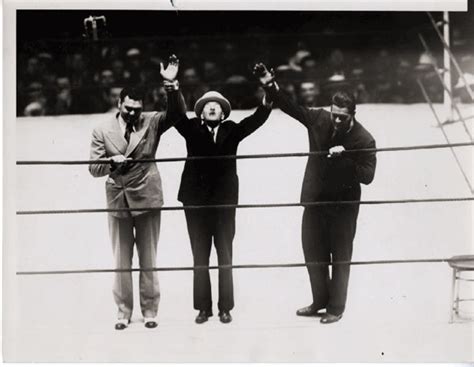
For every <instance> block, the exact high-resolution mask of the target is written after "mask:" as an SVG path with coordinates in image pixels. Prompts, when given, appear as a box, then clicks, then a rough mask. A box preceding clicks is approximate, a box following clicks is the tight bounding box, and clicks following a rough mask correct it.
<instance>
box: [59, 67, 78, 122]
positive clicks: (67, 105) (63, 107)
mask: <svg viewBox="0 0 474 367" xmlns="http://www.w3.org/2000/svg"><path fill="white" fill-rule="evenodd" d="M56 87H57V94H56V105H55V108H54V114H55V115H66V114H74V113H79V112H78V111H77V110H78V108H77V106H76V105H75V100H74V98H73V96H72V94H73V93H72V88H71V82H70V80H69V78H68V77H66V76H62V77H59V78H57V79H56Z"/></svg>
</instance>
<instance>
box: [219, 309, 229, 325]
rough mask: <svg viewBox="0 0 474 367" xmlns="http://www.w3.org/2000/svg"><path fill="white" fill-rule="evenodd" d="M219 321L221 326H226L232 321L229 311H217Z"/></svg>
mask: <svg viewBox="0 0 474 367" xmlns="http://www.w3.org/2000/svg"><path fill="white" fill-rule="evenodd" d="M219 319H220V320H221V322H222V323H223V324H228V323H229V322H231V321H232V316H230V312H229V311H219Z"/></svg>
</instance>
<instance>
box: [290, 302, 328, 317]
mask: <svg viewBox="0 0 474 367" xmlns="http://www.w3.org/2000/svg"><path fill="white" fill-rule="evenodd" d="M322 308H324V307H320V308H318V307H316V306H314V305H312V304H311V305H309V306H306V307H303V308H300V309H299V310H297V311H296V315H297V316H306V317H309V316H316V317H321V316H323V315H324V312H320V311H319V310H321V309H322Z"/></svg>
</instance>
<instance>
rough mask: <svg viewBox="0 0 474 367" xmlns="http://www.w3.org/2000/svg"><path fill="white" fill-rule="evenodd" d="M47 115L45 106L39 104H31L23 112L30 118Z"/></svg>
mask: <svg viewBox="0 0 474 367" xmlns="http://www.w3.org/2000/svg"><path fill="white" fill-rule="evenodd" d="M45 114H46V111H45V109H44V107H43V105H42V104H41V103H39V102H31V103H30V104H28V105H27V106H26V107H25V110H24V111H23V115H24V116H28V117H33V116H34V117H36V116H44V115H45Z"/></svg>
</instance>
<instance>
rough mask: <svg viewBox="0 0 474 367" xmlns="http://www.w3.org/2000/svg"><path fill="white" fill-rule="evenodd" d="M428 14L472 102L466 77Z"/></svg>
mask: <svg viewBox="0 0 474 367" xmlns="http://www.w3.org/2000/svg"><path fill="white" fill-rule="evenodd" d="M427 14H428V17H429V18H430V22H431V24H432V26H433V28H434V30H435V31H436V34H437V35H438V37H439V39H440V40H441V43H442V44H443V47H444V49H445V50H446V52H447V53H448V55H449V58H450V59H451V62H452V63H453V65H454V67H455V68H456V71H457V72H458V74H459V77H460V78H461V79H462V81H463V82H464V85H465V87H466V90H467V91H468V93H469V96H470V97H471V101H473V102H474V92H473V91H472V89H471V86H470V85H469V83H468V82H467V80H466V77H465V76H464V73H463V71H462V69H461V67H460V66H459V64H458V62H457V60H456V57H455V56H454V54H453V53H452V51H451V48H450V47H449V45H448V44H447V43H446V41H445V39H444V37H443V35H442V34H441V32H440V30H439V29H438V24H437V23H436V21H435V20H434V18H433V15H431V13H430V12H427Z"/></svg>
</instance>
